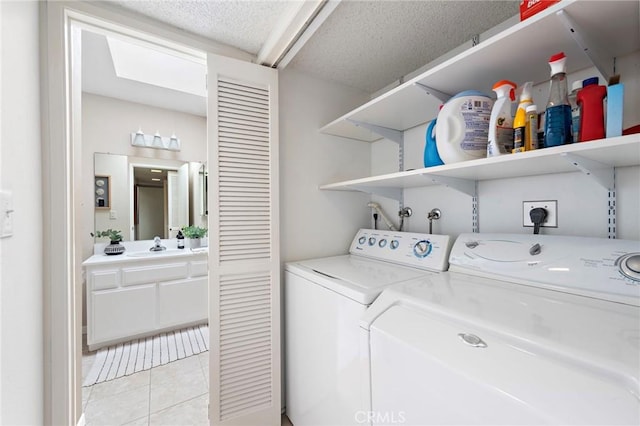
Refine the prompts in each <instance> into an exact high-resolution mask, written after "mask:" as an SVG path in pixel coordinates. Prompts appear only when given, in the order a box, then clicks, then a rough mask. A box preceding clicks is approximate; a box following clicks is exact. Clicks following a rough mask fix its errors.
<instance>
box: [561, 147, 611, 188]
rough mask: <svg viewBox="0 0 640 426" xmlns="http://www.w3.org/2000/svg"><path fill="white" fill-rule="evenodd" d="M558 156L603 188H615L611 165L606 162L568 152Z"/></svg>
mask: <svg viewBox="0 0 640 426" xmlns="http://www.w3.org/2000/svg"><path fill="white" fill-rule="evenodd" d="M560 156H561V157H562V158H564V159H565V160H567V161H568V162H569V164H571V165H572V166H574V167H575V168H577V169H578V170H580V171H581V172H582V173H584V174H585V175H587V176H589V177H591V178H592V179H593V180H595V181H596V182H598V184H600V186H602V187H603V188H605V189H608V190H610V191H611V190H613V189H615V175H614V171H613V166H609V165H608V164H603V163H600V162H598V161H595V160H590V159H588V158H585V157H582V156H580V155H576V154H570V153H568V152H563V153H562V154H560Z"/></svg>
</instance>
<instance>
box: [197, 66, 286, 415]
mask: <svg viewBox="0 0 640 426" xmlns="http://www.w3.org/2000/svg"><path fill="white" fill-rule="evenodd" d="M209 60H211V58H209ZM238 66H239V67H241V65H238ZM242 66H244V65H242ZM213 69H214V70H216V71H215V72H214V74H213V75H214V77H210V80H209V81H210V83H211V84H210V86H209V87H215V91H216V96H215V98H214V100H213V101H212V102H211V103H210V105H211V106H212V107H213V108H215V109H213V110H212V113H213V114H215V116H216V122H215V125H214V127H212V128H211V129H212V130H213V131H212V132H211V133H210V134H211V135H214V136H213V138H214V140H215V142H214V143H213V145H214V147H215V150H213V151H210V155H209V159H210V161H211V162H212V163H211V164H215V167H213V168H212V171H211V174H212V175H213V176H214V179H215V185H216V186H215V190H214V191H213V192H212V194H213V195H212V197H213V198H212V199H211V200H212V202H211V205H212V209H213V211H214V212H215V213H214V214H213V216H212V217H213V219H214V221H213V223H214V224H215V230H212V231H213V232H215V235H214V237H213V241H214V243H215V245H213V247H214V249H215V255H214V257H215V262H216V263H217V265H215V267H214V268H213V271H214V272H213V274H214V276H215V286H214V287H213V288H212V291H215V295H214V296H212V301H214V302H215V303H214V306H215V309H217V310H216V312H215V317H216V319H217V327H216V334H215V338H216V342H215V343H216V344H217V345H218V347H219V351H218V353H217V355H214V356H213V357H212V360H214V364H213V367H212V369H213V370H212V371H215V372H216V373H217V377H216V380H218V385H219V386H218V387H217V389H216V391H215V393H214V390H213V388H212V390H211V391H212V394H213V395H214V396H213V397H212V410H213V413H214V415H215V416H216V418H213V417H212V422H213V423H216V421H218V422H220V421H221V422H222V423H223V424H227V421H229V424H236V423H238V422H239V421H240V420H242V419H244V418H251V416H255V415H257V414H258V413H260V415H263V414H264V413H266V412H269V416H272V415H274V417H273V418H275V415H277V414H278V413H277V411H279V409H278V407H276V405H279V398H280V391H279V377H276V376H275V375H274V374H279V373H278V372H279V360H278V355H277V354H278V352H279V349H278V348H279V344H277V343H276V342H278V333H279V326H278V325H277V324H278V323H277V321H278V316H277V312H279V308H277V307H278V304H277V303H278V302H277V301H278V300H279V289H278V287H277V286H278V284H277V281H278V277H279V269H278V268H279V265H277V262H278V253H277V247H278V246H277V240H276V243H275V245H274V241H273V238H274V235H275V234H274V233H275V232H277V227H276V228H274V224H275V225H276V226H277V216H278V210H277V204H276V208H275V209H274V202H277V198H274V195H276V196H277V192H276V191H277V186H278V183H277V145H276V146H275V147H274V145H273V141H274V140H277V122H274V118H275V117H274V115H276V114H277V90H274V91H272V88H275V89H277V74H276V73H274V72H272V70H268V72H263V70H262V69H259V70H255V72H249V70H247V73H246V74H243V73H240V74H238V75H235V73H234V72H233V71H231V70H232V68H231V67H229V68H225V72H224V73H221V72H220V71H219V69H218V68H217V67H216V66H215V65H214V66H213ZM210 75H211V74H210ZM226 75H234V77H233V78H231V77H225V76H226ZM245 75H246V77H243V76H245ZM258 75H259V76H260V77H258ZM267 75H268V76H269V77H267ZM243 78H248V79H249V80H254V79H255V80H259V81H263V82H264V83H263V84H253V83H250V82H249V81H244V80H243V81H240V80H236V79H243ZM274 126H275V127H274ZM274 131H275V132H276V134H275V135H276V137H275V138H274V133H273V132H274ZM274 149H276V151H274ZM274 155H275V157H274ZM274 161H275V162H274ZM210 176H211V175H210ZM211 241H212V239H210V244H211ZM274 307H275V308H274ZM212 309H214V308H213V306H212ZM275 309H278V310H277V311H276V310H275ZM213 405H215V408H214V407H213ZM270 418H271V417H270ZM240 423H241V422H240ZM267 423H270V422H267ZM265 424H266V423H265Z"/></svg>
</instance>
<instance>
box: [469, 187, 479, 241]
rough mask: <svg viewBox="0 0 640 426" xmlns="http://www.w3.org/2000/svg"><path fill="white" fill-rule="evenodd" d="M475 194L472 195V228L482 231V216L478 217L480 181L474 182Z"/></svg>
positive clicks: (473, 230) (475, 230)
mask: <svg viewBox="0 0 640 426" xmlns="http://www.w3.org/2000/svg"><path fill="white" fill-rule="evenodd" d="M474 189H475V194H473V196H472V197H471V228H472V232H474V233H476V234H477V233H478V232H480V218H479V217H478V213H479V209H478V181H475V182H474Z"/></svg>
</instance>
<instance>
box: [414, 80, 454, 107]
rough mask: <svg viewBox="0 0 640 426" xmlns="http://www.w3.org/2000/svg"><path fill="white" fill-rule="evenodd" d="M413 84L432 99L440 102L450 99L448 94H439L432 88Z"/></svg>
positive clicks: (416, 83) (439, 92)
mask: <svg viewBox="0 0 640 426" xmlns="http://www.w3.org/2000/svg"><path fill="white" fill-rule="evenodd" d="M414 84H415V85H416V86H418V87H419V88H421V89H422V90H424V91H425V92H426V93H427V95H431V96H433V97H434V98H436V99H439V100H441V101H442V102H447V101H448V100H449V99H451V95H450V94H448V93H444V92H441V91H439V90H436V89H434V88H433V87H429V86H426V85H424V84H422V83H418V82H415V83H414Z"/></svg>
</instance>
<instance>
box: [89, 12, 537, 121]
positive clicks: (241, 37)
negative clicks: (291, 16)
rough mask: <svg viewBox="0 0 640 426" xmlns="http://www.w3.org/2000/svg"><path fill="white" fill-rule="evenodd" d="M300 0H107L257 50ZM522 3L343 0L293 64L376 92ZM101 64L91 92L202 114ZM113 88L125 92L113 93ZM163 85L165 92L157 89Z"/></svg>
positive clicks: (198, 105) (181, 98)
mask: <svg viewBox="0 0 640 426" xmlns="http://www.w3.org/2000/svg"><path fill="white" fill-rule="evenodd" d="M297 1H301V0H287V1H284V0H283V1H279V0H109V1H108V3H109V4H111V5H115V6H116V7H119V8H123V9H126V10H128V11H129V12H133V13H134V14H135V13H137V14H141V15H145V16H147V17H149V18H151V19H155V20H157V21H159V22H162V23H164V24H169V25H171V26H173V27H177V28H180V29H182V30H184V31H187V32H190V33H193V34H197V35H200V36H203V37H206V38H209V39H211V40H214V41H216V42H219V43H224V44H227V45H229V46H232V47H235V48H238V49H241V50H244V51H246V52H248V53H250V54H253V55H257V54H258V52H259V51H260V49H261V48H262V47H263V44H264V43H265V41H266V40H267V39H268V38H269V35H270V34H272V33H277V32H278V29H279V28H278V27H277V25H278V23H279V22H280V25H281V24H282V19H283V16H286V14H287V11H290V10H291V8H292V5H293V4H295V3H296V2H297ZM518 6H519V1H517V0H512V1H492V0H491V1H481V0H475V1H454V0H445V1H442V0H423V1H407V0H394V1H387V0H342V1H341V2H340V3H339V4H338V6H337V8H336V9H335V10H334V11H333V13H332V14H331V15H330V16H329V17H328V19H327V20H326V21H325V22H324V23H322V24H321V25H320V27H319V28H318V30H317V31H316V32H315V33H314V34H313V36H311V38H310V39H309V40H308V41H307V43H306V44H305V45H304V46H303V47H302V49H301V50H300V51H299V52H298V53H297V55H296V56H295V57H294V58H293V60H292V61H291V62H290V63H289V64H288V67H289V68H294V69H297V70H299V71H302V72H305V73H308V74H311V75H314V76H316V77H318V78H320V79H324V80H328V81H334V82H337V83H341V84H344V85H348V86H352V87H355V88H358V89H361V90H363V91H365V92H367V93H369V94H373V93H375V92H377V91H379V90H380V89H382V88H385V87H386V86H388V85H390V84H392V83H394V82H395V81H397V80H398V79H400V78H401V77H404V76H406V75H407V74H409V73H411V72H413V71H415V70H416V69H418V68H420V67H422V66H424V65H425V64H427V63H429V62H431V61H432V60H434V59H437V58H438V57H440V56H442V55H443V54H445V53H447V52H449V51H450V50H452V49H454V48H456V47H458V46H460V45H462V44H464V43H466V42H468V41H469V40H470V39H471V38H472V36H473V35H475V34H480V33H483V32H484V31H486V30H488V29H491V28H493V27H494V26H496V25H497V24H499V23H501V22H503V21H505V20H507V19H509V18H511V17H513V16H515V15H517V14H518ZM91 41H92V40H89V42H91ZM93 41H95V43H94V44H93V45H92V46H91V47H89V49H88V50H90V51H92V52H93V53H97V52H99V51H102V52H104V51H105V49H104V45H103V44H104V42H101V41H100V40H93ZM101 43H102V44H101ZM523 48H526V46H524V47H523ZM94 49H95V51H94ZM87 58H88V54H87ZM93 60H95V61H96V62H95V63H96V64H97V63H102V64H103V65H104V66H107V65H109V68H108V69H109V70H111V69H112V68H113V65H112V64H111V63H110V58H108V59H107V58H102V59H98V58H96V59H92V61H93ZM98 67H99V66H98V65H96V66H94V67H93V69H94V71H91V74H93V73H94V72H95V73H96V74H97V75H96V78H91V77H87V80H86V81H87V83H88V84H87V87H86V90H88V91H91V92H92V93H97V94H101V95H105V96H113V97H119V98H124V99H128V100H132V101H134V102H143V103H145V102H146V103H149V104H155V105H156V106H162V107H165V108H170V109H177V110H182V111H185V112H191V113H196V114H204V101H203V100H202V99H199V100H192V99H188V97H185V96H186V95H185V94H181V93H180V92H175V91H174V93H171V92H167V89H161V88H157V87H155V88H154V87H153V86H149V85H146V86H145V85H138V87H139V89H140V90H137V89H136V87H134V83H133V82H130V81H124V82H123V81H116V80H117V79H116V78H115V76H111V75H110V76H102V75H100V74H101V73H99V72H98V71H97V68H98ZM111 74H112V73H111ZM119 80H122V79H119ZM115 89H118V90H119V91H120V93H122V94H123V95H115V94H113V95H110V94H109V93H110V91H112V90H115ZM158 89H159V90H160V91H164V93H159V94H156V93H157V92H158ZM123 96H124V97H123ZM165 99H168V100H169V101H166V100H165Z"/></svg>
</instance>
